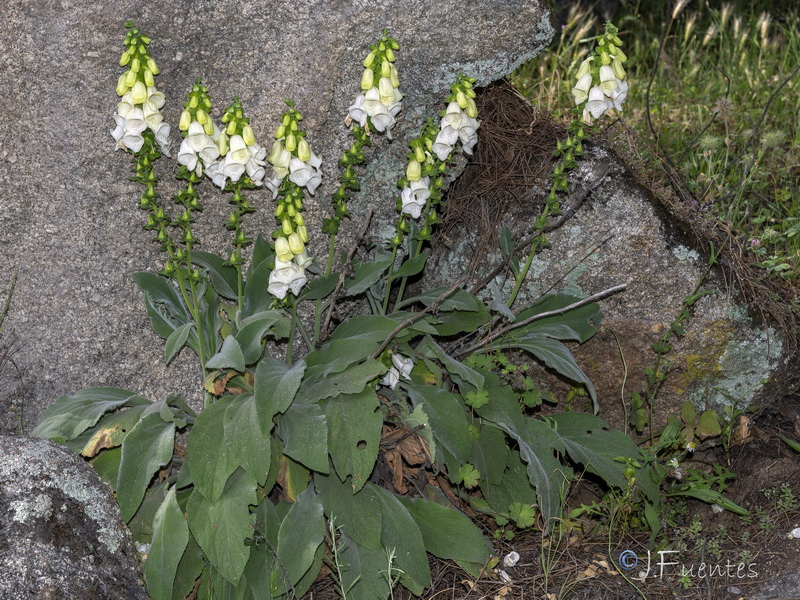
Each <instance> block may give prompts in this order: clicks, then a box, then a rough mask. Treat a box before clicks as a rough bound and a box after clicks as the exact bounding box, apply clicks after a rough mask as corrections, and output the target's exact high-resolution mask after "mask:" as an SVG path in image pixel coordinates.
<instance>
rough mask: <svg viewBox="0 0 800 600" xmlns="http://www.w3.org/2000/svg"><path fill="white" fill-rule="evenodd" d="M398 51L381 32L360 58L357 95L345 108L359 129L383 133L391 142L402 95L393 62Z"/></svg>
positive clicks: (386, 32) (390, 39)
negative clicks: (376, 41)
mask: <svg viewBox="0 0 800 600" xmlns="http://www.w3.org/2000/svg"><path fill="white" fill-rule="evenodd" d="M398 48H400V46H399V44H398V43H397V40H395V39H394V38H392V37H389V34H388V31H387V30H385V29H384V30H383V37H381V40H380V41H379V42H378V43H377V44H375V45H374V46H370V52H369V54H367V57H366V58H365V59H364V73H363V75H362V76H361V93H359V94H358V96H356V99H355V102H354V103H353V105H352V106H351V107H350V108H349V109H348V118H349V119H351V120H352V121H355V122H356V123H358V124H359V126H361V127H367V128H371V129H374V130H375V131H378V132H380V133H383V132H386V135H387V137H388V138H389V139H392V134H391V130H392V127H394V124H395V120H396V119H395V118H396V117H397V114H398V113H399V112H400V108H401V102H400V101H401V100H402V98H403V95H402V94H401V93H400V90H399V87H400V78H399V77H398V75H397V69H396V68H395V66H394V65H393V64H392V63H393V62H394V58H395V57H394V51H395V50H397V49H398Z"/></svg>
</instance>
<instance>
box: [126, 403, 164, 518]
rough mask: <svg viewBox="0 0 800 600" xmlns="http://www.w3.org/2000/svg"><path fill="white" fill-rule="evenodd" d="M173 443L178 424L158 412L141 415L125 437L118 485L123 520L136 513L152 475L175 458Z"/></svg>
mask: <svg viewBox="0 0 800 600" xmlns="http://www.w3.org/2000/svg"><path fill="white" fill-rule="evenodd" d="M174 445H175V424H174V423H166V422H164V420H163V419H162V418H161V417H160V416H159V415H158V414H157V413H151V414H149V415H147V416H146V417H144V418H142V419H141V420H140V421H139V422H138V423H137V424H136V425H134V427H133V429H131V431H130V433H128V435H127V436H125V439H124V440H123V441H122V457H121V459H120V464H119V475H118V477H117V487H116V489H117V502H119V509H120V513H121V514H122V518H123V520H124V521H126V522H127V521H129V520H130V519H131V517H133V515H134V514H135V513H136V509H138V508H139V505H140V504H141V503H142V498H144V493H145V491H146V490H147V487H148V485H150V481H151V480H152V479H153V475H155V474H156V472H157V471H158V469H160V468H161V467H163V466H164V465H166V464H167V463H168V462H169V461H170V459H172V450H173V447H174Z"/></svg>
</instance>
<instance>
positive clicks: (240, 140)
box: [181, 97, 267, 189]
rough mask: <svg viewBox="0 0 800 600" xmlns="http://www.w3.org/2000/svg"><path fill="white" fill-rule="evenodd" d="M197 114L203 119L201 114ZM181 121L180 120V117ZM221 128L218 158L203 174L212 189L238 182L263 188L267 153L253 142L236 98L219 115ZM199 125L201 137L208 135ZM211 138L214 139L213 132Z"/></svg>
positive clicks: (248, 125) (254, 139)
mask: <svg viewBox="0 0 800 600" xmlns="http://www.w3.org/2000/svg"><path fill="white" fill-rule="evenodd" d="M201 114H202V115H205V116H207V114H206V113H205V112H203V113H201ZM208 118H209V119H210V117H208ZM181 119H182V120H183V116H181ZM198 122H200V119H199V118H198ZM222 124H223V125H225V129H224V130H223V131H221V132H220V133H219V135H218V136H217V140H216V143H217V150H218V151H219V154H220V156H221V157H222V158H220V160H219V161H218V162H215V163H213V164H211V165H208V166H207V170H206V174H207V175H208V176H209V177H211V180H212V181H213V182H214V184H215V185H217V186H219V187H220V188H223V189H224V188H225V186H226V185H228V183H229V182H230V183H238V182H239V180H241V179H242V178H244V183H245V184H249V185H254V186H260V185H263V183H264V176H265V174H266V169H265V165H266V162H265V158H266V156H267V150H266V148H264V147H262V146H260V145H259V144H258V142H256V136H255V134H254V133H253V129H252V127H250V119H248V118H246V117H245V116H244V110H243V109H242V103H241V101H240V100H239V98H238V97H237V98H234V99H233V103H232V104H231V105H230V106H229V107H228V109H227V110H226V111H225V113H224V114H223V115H222ZM201 125H203V126H204V133H206V135H209V134H208V133H207V130H206V129H205V127H206V126H207V125H206V124H205V123H201ZM211 127H213V125H212V126H211ZM211 135H212V136H213V135H214V133H213V130H212V134H211Z"/></svg>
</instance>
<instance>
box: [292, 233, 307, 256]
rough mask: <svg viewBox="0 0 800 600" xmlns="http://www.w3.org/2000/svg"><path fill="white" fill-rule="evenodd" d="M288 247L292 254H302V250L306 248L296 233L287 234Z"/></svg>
mask: <svg viewBox="0 0 800 600" xmlns="http://www.w3.org/2000/svg"><path fill="white" fill-rule="evenodd" d="M289 249H290V250H291V251H292V253H293V254H294V255H298V254H302V253H303V250H305V249H306V247H305V244H303V240H301V239H300V236H299V235H298V234H296V233H292V234H291V235H290V236H289Z"/></svg>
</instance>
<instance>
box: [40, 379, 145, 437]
mask: <svg viewBox="0 0 800 600" xmlns="http://www.w3.org/2000/svg"><path fill="white" fill-rule="evenodd" d="M148 404H150V401H149V400H148V399H147V398H143V397H142V396H139V395H138V394H134V393H133V392H129V391H128V390H122V389H119V388H112V387H97V388H86V389H85V390H81V391H80V392H77V393H75V394H72V395H71V396H61V397H60V398H59V399H58V400H56V401H55V402H53V404H51V405H50V406H48V407H47V408H46V409H45V411H44V413H42V418H41V420H40V421H39V424H38V425H37V426H36V428H35V429H34V430H33V433H32V434H31V435H33V436H35V437H40V438H48V439H59V440H71V439H72V438H74V437H76V436H78V435H80V434H81V433H83V432H84V431H85V430H86V429H88V428H89V427H92V426H94V425H95V424H97V422H98V421H99V420H100V417H102V416H103V415H104V414H105V413H107V412H109V411H111V410H114V409H116V408H120V407H122V406H142V405H148Z"/></svg>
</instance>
